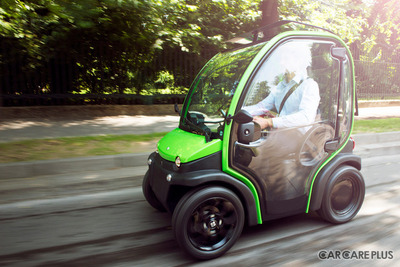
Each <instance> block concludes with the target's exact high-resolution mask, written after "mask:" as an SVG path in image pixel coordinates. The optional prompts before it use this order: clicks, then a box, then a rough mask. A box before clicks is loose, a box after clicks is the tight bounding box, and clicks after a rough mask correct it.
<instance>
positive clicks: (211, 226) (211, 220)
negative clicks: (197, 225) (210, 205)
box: [203, 214, 223, 235]
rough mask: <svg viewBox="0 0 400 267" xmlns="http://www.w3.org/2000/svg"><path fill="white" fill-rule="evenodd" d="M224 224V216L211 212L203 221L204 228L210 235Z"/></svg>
mask: <svg viewBox="0 0 400 267" xmlns="http://www.w3.org/2000/svg"><path fill="white" fill-rule="evenodd" d="M222 225H223V220H222V218H219V216H217V215H216V214H210V215H209V216H207V217H206V218H205V220H204V221H203V230H204V232H205V233H207V234H208V235H213V234H216V233H217V232H218V231H219V230H220V228H221V226H222Z"/></svg>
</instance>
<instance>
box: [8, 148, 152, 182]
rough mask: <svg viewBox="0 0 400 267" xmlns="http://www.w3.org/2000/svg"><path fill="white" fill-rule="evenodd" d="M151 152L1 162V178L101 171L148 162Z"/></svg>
mask: <svg viewBox="0 0 400 267" xmlns="http://www.w3.org/2000/svg"><path fill="white" fill-rule="evenodd" d="M149 155H150V152H149V153H140V154H119V155H109V156H97V157H82V158H70V159H59V160H40V161H30V162H17V163H2V164H0V179H12V178H27V177H34V176H42V175H57V174H67V173H71V172H85V171H99V170H106V169H117V168H126V167H140V166H144V165H146V164H147V158H148V156H149Z"/></svg>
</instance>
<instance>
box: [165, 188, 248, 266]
mask: <svg viewBox="0 0 400 267" xmlns="http://www.w3.org/2000/svg"><path fill="white" fill-rule="evenodd" d="M244 216H245V215H244V209H243V206H242V203H241V201H240V199H239V198H238V197H237V196H236V194H235V193H233V192H232V191H231V190H229V189H226V188H223V187H206V188H203V189H201V190H198V191H194V192H189V193H188V195H186V196H184V197H183V198H182V199H181V201H179V203H178V205H177V206H176V208H175V211H174V213H173V218H172V224H173V225H172V227H173V229H174V233H175V237H176V239H177V241H178V243H179V245H180V246H181V248H182V249H183V250H185V252H187V253H188V254H189V255H191V256H192V257H195V258H197V259H202V260H207V259H212V258H216V257H219V256H221V255H223V254H224V253H225V252H226V251H228V250H229V249H230V248H231V247H232V246H233V244H234V243H235V242H236V240H237V239H238V237H239V236H240V234H241V232H242V229H243V225H244Z"/></svg>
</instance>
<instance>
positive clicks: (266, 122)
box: [253, 116, 273, 129]
mask: <svg viewBox="0 0 400 267" xmlns="http://www.w3.org/2000/svg"><path fill="white" fill-rule="evenodd" d="M253 121H254V122H256V123H258V124H259V125H260V126H261V129H266V128H272V126H273V123H272V119H271V118H261V117H258V116H257V117H254V118H253Z"/></svg>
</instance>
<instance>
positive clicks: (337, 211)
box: [318, 166, 365, 224]
mask: <svg viewBox="0 0 400 267" xmlns="http://www.w3.org/2000/svg"><path fill="white" fill-rule="evenodd" d="M364 195H365V183H364V179H363V177H362V175H361V173H360V172H359V171H358V170H357V169H355V168H354V167H351V166H341V167H339V168H338V169H337V170H335V171H334V172H333V174H332V175H331V177H330V178H329V180H328V182H327V186H326V188H325V193H324V197H323V199H322V204H321V209H320V210H319V211H318V213H319V214H320V216H321V217H322V218H324V219H325V220H327V221H329V222H331V223H335V224H339V223H345V222H348V221H350V220H351V219H353V218H354V216H356V214H357V213H358V211H359V210H360V208H361V205H362V203H363V201H364Z"/></svg>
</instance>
